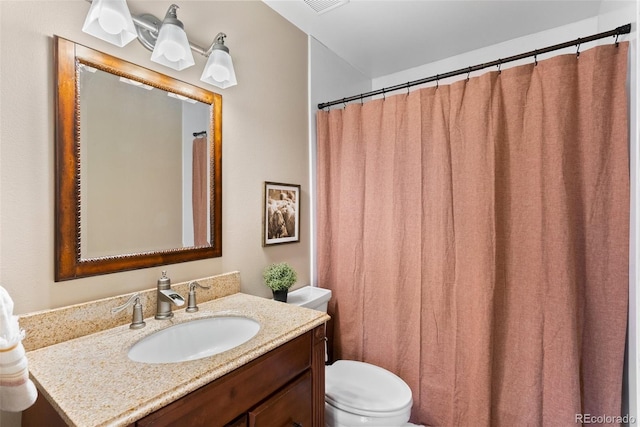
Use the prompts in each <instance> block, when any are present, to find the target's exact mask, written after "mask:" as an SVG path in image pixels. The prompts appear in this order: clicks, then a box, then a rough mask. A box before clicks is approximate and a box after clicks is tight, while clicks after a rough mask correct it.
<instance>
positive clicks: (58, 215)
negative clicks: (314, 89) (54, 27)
mask: <svg viewBox="0 0 640 427" xmlns="http://www.w3.org/2000/svg"><path fill="white" fill-rule="evenodd" d="M54 62H55V80H54V81H55V84H56V87H55V125H56V128H55V227H56V230H55V281H56V282H58V281H63V280H70V279H77V278H80V277H87V276H95V275H100V274H108V273H115V272H119V271H127V270H135V269H139V268H147V267H153V266H158V265H163V264H174V263H179V262H186V261H194V260H199V259H205V258H214V257H220V256H222V96H221V95H219V94H216V93H213V92H209V91H207V90H205V89H202V88H199V87H197V86H193V85H190V84H188V83H185V82H181V81H179V80H176V79H173V78H171V77H169V76H165V75H163V74H160V73H157V72H155V71H152V70H149V69H146V68H143V67H140V66H138V65H135V64H132V63H130V62H126V61H123V60H121V59H118V58H116V57H113V56H110V55H107V54H105V53H102V52H98V51H96V50H93V49H91V48H88V47H86V46H82V45H79V44H77V43H74V42H72V41H69V40H66V39H64V38H61V37H58V36H54ZM80 64H86V65H88V66H91V67H94V68H97V69H99V70H102V71H106V72H108V73H111V74H115V75H118V76H121V77H126V78H129V79H133V80H138V81H140V82H143V83H145V84H148V85H150V86H154V87H156V88H159V89H162V90H165V91H169V92H174V93H177V94H180V95H183V96H187V97H189V98H192V99H196V100H198V101H200V102H203V103H206V104H209V105H212V108H211V111H212V117H211V128H210V129H208V134H209V135H211V137H210V147H209V153H210V158H209V161H210V170H211V176H210V180H211V184H210V194H209V197H210V206H209V212H210V229H211V234H210V236H209V241H210V244H209V245H207V246H200V247H189V248H176V249H169V250H165V251H153V252H144V253H136V254H123V255H114V256H109V257H100V258H89V259H82V257H81V253H80V168H81V164H80V120H79V119H80V117H79V111H80V109H79V99H80V97H79V96H80V93H79V84H78V83H79V81H78V80H79V71H78V67H79V65H80Z"/></svg>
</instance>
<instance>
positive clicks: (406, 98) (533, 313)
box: [317, 43, 629, 426]
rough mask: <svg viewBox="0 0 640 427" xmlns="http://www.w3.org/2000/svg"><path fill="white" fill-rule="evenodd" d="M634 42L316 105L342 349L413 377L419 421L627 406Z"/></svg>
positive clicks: (323, 234)
mask: <svg viewBox="0 0 640 427" xmlns="http://www.w3.org/2000/svg"><path fill="white" fill-rule="evenodd" d="M627 48H628V45H627V43H620V45H619V46H618V47H616V46H615V45H607V46H601V47H597V48H593V49H590V50H588V51H584V52H582V53H581V54H580V56H579V57H576V55H562V56H556V57H554V58H551V59H548V60H545V61H540V62H539V63H538V64H537V65H533V64H531V65H524V66H519V67H515V68H510V69H506V70H503V71H502V72H501V73H498V72H488V73H486V74H484V75H482V76H480V77H475V78H471V79H469V80H467V81H459V82H456V83H453V84H451V85H448V86H444V85H440V86H439V88H437V89H436V88H434V87H430V88H425V89H421V90H416V91H413V92H411V93H410V94H401V95H397V96H393V97H387V99H386V100H382V99H379V100H374V101H371V102H368V103H365V104H364V105H360V104H351V105H348V106H347V107H346V108H345V109H335V110H332V111H330V112H325V111H319V112H318V115H317V124H318V230H320V231H319V236H318V266H319V282H320V285H321V286H323V287H327V288H330V289H331V290H332V291H333V298H332V301H331V304H330V314H332V315H333V318H334V321H335V340H334V350H335V353H336V356H337V358H343V359H356V360H364V361H367V362H370V363H374V364H377V365H380V366H382V367H385V368H387V369H389V370H391V371H393V372H395V373H396V374H398V375H399V376H401V377H402V378H403V379H404V380H405V381H406V382H407V383H408V384H409V386H410V387H411V389H412V392H413V398H414V407H413V412H412V420H413V421H415V422H420V423H425V424H428V425H437V426H540V425H545V426H566V425H575V423H576V421H579V419H578V418H576V417H577V416H579V415H580V414H591V415H592V416H600V415H602V416H616V415H620V406H621V391H622V376H623V373H622V369H623V357H624V347H625V332H626V322H627V302H628V295H627V293H628V289H627V288H628V240H629V226H628V215H629V164H628V163H629V158H628V124H627V94H626V91H625V78H626V70H627ZM614 421H615V419H614Z"/></svg>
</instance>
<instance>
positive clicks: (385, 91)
mask: <svg viewBox="0 0 640 427" xmlns="http://www.w3.org/2000/svg"><path fill="white" fill-rule="evenodd" d="M382 100H383V101H386V100H387V88H384V89H382Z"/></svg>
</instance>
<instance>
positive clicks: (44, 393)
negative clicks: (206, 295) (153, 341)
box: [23, 293, 328, 427]
mask: <svg viewBox="0 0 640 427" xmlns="http://www.w3.org/2000/svg"><path fill="white" fill-rule="evenodd" d="M217 315H225V316H229V315H232V316H233V315H236V316H246V317H251V318H253V319H255V320H257V321H258V322H260V325H261V329H260V331H259V332H258V334H257V335H256V336H255V337H254V338H252V339H251V340H249V341H248V342H246V343H244V344H241V345H239V346H238V347H235V348H233V349H231V350H228V351H226V352H223V353H220V354H217V355H213V356H209V357H205V358H202V359H198V360H192V361H188V362H178V363H171V364H147V363H139V362H133V361H131V360H129V358H128V357H127V350H128V349H129V348H130V347H131V345H132V344H134V343H135V342H137V341H138V340H140V339H142V338H144V337H146V336H148V335H150V334H152V333H153V332H154V331H157V330H160V329H163V328H166V327H167V326H169V323H170V322H173V323H181V322H186V321H189V320H192V319H198V318H207V317H212V316H217ZM146 320H147V326H146V327H145V328H143V329H140V330H130V329H129V328H128V326H127V325H124V326H118V327H116V328H112V329H109V330H106V331H102V332H99V333H96V334H91V335H88V336H85V337H81V338H77V339H74V340H70V341H67V342H62V343H59V344H55V345H52V346H48V347H44V348H41V349H38V350H34V351H31V352H28V353H27V357H28V359H29V368H30V371H31V377H32V379H33V380H34V382H35V383H36V385H37V387H38V390H39V393H40V396H39V398H38V402H37V403H36V405H34V406H32V407H31V408H29V409H28V410H27V411H25V412H24V413H23V426H42V425H47V426H58V425H60V426H64V425H75V426H99V425H100V426H102V425H109V426H168V425H182V426H185V425H188V426H234V427H235V426H269V427H272V426H324V354H325V351H324V342H325V341H324V323H325V322H326V321H327V320H328V316H327V315H326V314H324V313H321V312H318V311H314V310H310V309H305V308H300V307H296V306H292V305H289V304H283V303H279V302H274V301H271V300H266V299H264V298H258V297H254V296H250V295H245V294H240V293H238V294H233V295H230V296H228V297H224V298H220V299H217V300H213V301H209V302H206V303H203V304H200V311H199V312H198V313H185V312H184V311H176V312H175V317H174V319H172V320H170V321H167V320H163V321H160V320H155V319H146ZM145 329H146V331H145ZM177 345H179V344H177Z"/></svg>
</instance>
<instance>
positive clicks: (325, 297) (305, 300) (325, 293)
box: [287, 286, 331, 313]
mask: <svg viewBox="0 0 640 427" xmlns="http://www.w3.org/2000/svg"><path fill="white" fill-rule="evenodd" d="M330 299H331V290H330V289H323V288H317V287H315V286H305V287H303V288H300V289H296V290H295V291H291V292H289V295H288V296H287V303H289V304H294V305H299V306H300V307H307V308H312V309H314V310H319V311H324V312H325V313H326V312H327V304H328V303H329V300H330Z"/></svg>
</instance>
